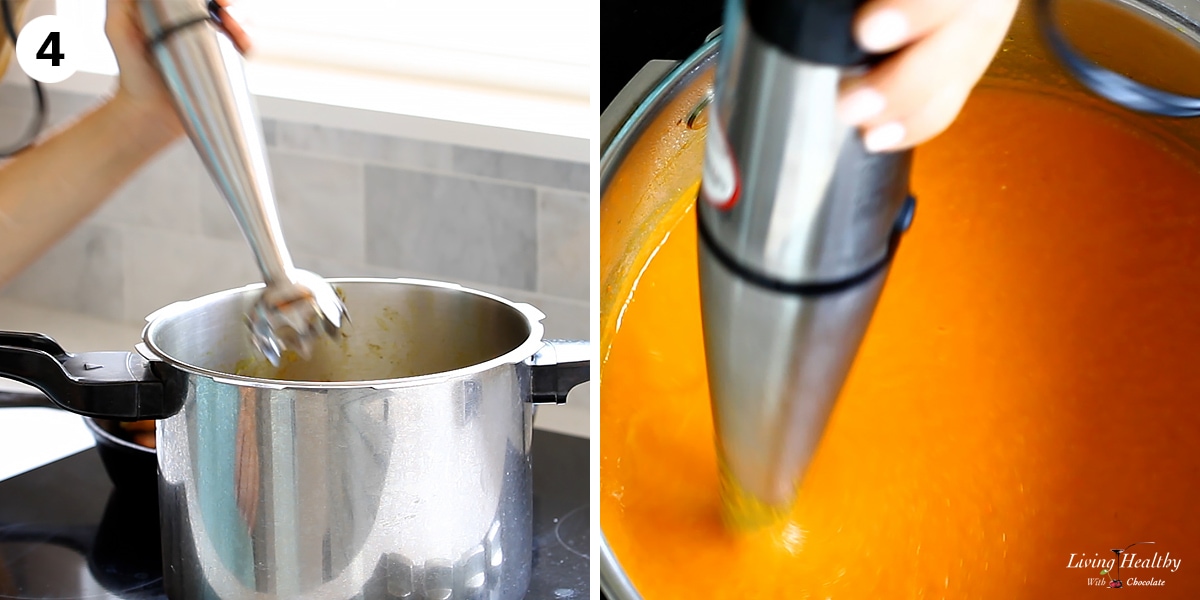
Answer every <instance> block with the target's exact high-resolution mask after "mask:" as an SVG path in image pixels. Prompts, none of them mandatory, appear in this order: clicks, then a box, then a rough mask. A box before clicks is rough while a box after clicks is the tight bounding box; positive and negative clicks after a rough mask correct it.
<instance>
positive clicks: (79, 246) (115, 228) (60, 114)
mask: <svg viewBox="0 0 1200 600" xmlns="http://www.w3.org/2000/svg"><path fill="white" fill-rule="evenodd" d="M27 93H28V92H26V91H24V90H17V89H13V88H11V87H9V86H0V144H4V143H7V142H8V140H11V139H13V138H15V137H16V135H17V134H18V133H19V131H20V128H21V127H22V126H23V125H24V123H25V121H24V120H22V119H26V118H28V116H29V114H30V113H29V111H30V110H31V104H30V101H29V99H28V98H27V97H26V94H27ZM96 102H98V99H96V98H89V97H83V96H79V95H75V94H66V93H59V92H55V93H53V94H51V96H50V106H51V108H52V116H53V118H52V121H53V122H55V123H59V122H62V121H63V120H64V119H69V118H71V117H72V116H73V115H74V114H77V113H79V112H80V111H82V110H87V108H88V107H89V106H91V105H94V104H95V103H96ZM265 134H266V138H267V142H268V152H269V159H270V162H271V166H272V171H273V175H274V181H275V185H276V188H277V195H278V202H279V210H280V219H281V221H282V223H283V228H284V232H285V234H286V236H287V239H288V242H289V245H290V247H291V250H292V253H293V255H294V256H295V258H296V262H297V263H298V264H299V265H300V266H301V267H303V268H308V269H311V270H313V271H316V272H318V273H320V274H322V275H325V276H329V277H334V276H378V277H423V278H432V279H440V280H450V281H455V282H458V283H462V284H463V285H468V286H471V287H477V288H481V289H484V290H487V291H491V292H494V293H497V294H500V295H502V296H505V297H507V298H510V299H513V300H517V301H523V302H529V303H531V304H534V305H535V306H538V307H539V308H540V309H542V311H543V312H545V313H546V314H547V319H546V322H545V323H546V327H547V335H548V336H551V337H562V338H583V339H586V338H587V337H588V331H589V326H588V321H589V318H588V315H589V312H588V304H587V301H588V293H589V292H588V280H589V277H588V273H589V269H588V248H589V244H588V232H589V227H588V214H589V212H588V194H587V192H588V166H587V165H586V164H581V163H571V162H562V161H554V160H545V159H540V158H533V157H528V156H521V155H515V154H505V153H500V152H494V151H490V150H480V149H474V148H465V147H458V146H451V145H446V144H438V143H430V142H424V141H417V140H409V139H402V138H396V137H389V136H382V135H374V134H368V133H362V132H357V131H346V130H338V129H331V128H327V127H321V126H315V125H308V124H300V123H293V122H282V121H272V120H268V121H266V123H265ZM257 280H259V276H258V273H257V270H256V267H255V265H254V262H253V259H252V257H251V255H250V252H249V249H248V247H247V246H246V243H245V242H244V241H243V240H242V238H241V234H240V232H239V231H238V229H237V226H236V224H235V223H234V221H233V217H232V215H231V213H230V212H229V209H228V208H227V207H226V205H225V202H224V200H223V199H222V198H221V197H220V195H219V194H218V192H217V191H216V189H215V187H214V186H213V184H212V182H211V181H210V180H209V177H208V175H207V173H206V172H205V170H204V168H203V166H202V165H201V163H200V160H199V158H198V157H197V156H196V154H195V151H194V150H193V149H192V147H191V145H190V143H189V142H187V141H186V140H181V141H180V142H179V143H177V144H175V145H174V146H172V147H171V148H169V149H168V150H166V151H164V152H162V153H161V154H160V155H158V156H157V157H156V158H155V159H154V160H153V161H152V162H151V163H150V164H148V165H147V166H146V167H145V168H143V169H142V170H141V171H140V172H139V173H138V174H136V175H135V176H134V177H133V178H132V179H131V180H130V181H128V182H127V183H126V185H125V186H124V187H123V188H121V189H120V190H119V191H118V192H117V193H116V194H115V195H114V196H113V197H112V198H111V199H110V200H109V201H108V202H107V203H106V204H105V205H104V206H103V207H102V208H101V209H99V210H98V211H97V212H96V213H95V214H94V215H92V217H91V218H89V219H88V220H87V221H86V222H85V223H84V224H83V225H82V226H80V227H79V228H78V229H76V230H75V231H74V233H72V234H71V235H70V236H68V237H67V238H66V239H64V240H62V242H61V243H59V244H58V245H57V246H56V247H55V248H54V249H53V250H51V251H50V252H49V253H48V254H46V255H45V256H44V257H43V258H42V259H41V260H40V261H38V262H37V263H35V264H34V265H33V266H31V267H30V268H29V269H28V270H26V271H25V272H24V273H22V274H21V275H20V276H19V277H18V278H17V279H16V280H15V281H13V282H12V283H10V284H9V285H8V286H6V287H5V288H3V289H2V290H0V295H5V296H9V297H13V298H16V299H18V300H22V301H27V302H30V303H37V304H41V305H44V306H48V307H52V308H59V309H64V310H69V311H73V312H79V313H83V314H88V315H92V316H97V317H101V318H104V319H110V320H116V321H127V322H136V321H139V320H141V319H142V318H143V317H144V316H145V315H147V314H149V313H150V312H152V311H153V310H155V309H156V308H159V307H161V306H164V305H167V304H170V303H171V302H174V301H177V300H184V299H189V298H193V297H196V296H199V295H203V294H206V293H209V292H214V291H218V290H222V289H226V288H230V287H234V286H239V285H243V284H246V283H250V282H254V281H257Z"/></svg>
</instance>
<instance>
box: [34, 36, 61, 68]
mask: <svg viewBox="0 0 1200 600" xmlns="http://www.w3.org/2000/svg"><path fill="white" fill-rule="evenodd" d="M46 48H50V53H49V54H47V53H46ZM37 57H38V58H41V59H45V60H49V61H51V62H50V64H51V65H53V66H55V67H57V66H58V63H59V61H61V60H62V59H64V58H66V57H67V56H66V55H65V54H63V53H62V52H59V50H58V32H57V31H51V32H50V35H48V36H46V41H45V42H42V47H41V48H39V49H38V53H37Z"/></svg>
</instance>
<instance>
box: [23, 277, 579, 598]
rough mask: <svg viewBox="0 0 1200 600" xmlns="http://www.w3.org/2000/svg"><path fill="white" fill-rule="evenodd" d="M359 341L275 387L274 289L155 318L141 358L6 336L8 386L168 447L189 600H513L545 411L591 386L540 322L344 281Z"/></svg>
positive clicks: (340, 340)
mask: <svg viewBox="0 0 1200 600" xmlns="http://www.w3.org/2000/svg"><path fill="white" fill-rule="evenodd" d="M331 283H332V284H333V285H334V287H335V289H336V290H337V292H338V294H339V295H340V296H341V297H342V298H343V300H344V301H345V303H346V305H347V307H348V308H349V311H350V312H351V314H353V315H354V319H355V321H354V322H353V324H352V325H351V326H350V327H348V328H346V330H345V331H344V332H343V334H342V335H340V336H338V337H336V338H335V339H330V340H326V341H324V342H322V343H321V344H319V345H318V346H317V347H316V348H315V349H314V352H313V356H312V358H311V359H310V360H301V359H299V358H298V357H296V356H294V355H290V354H288V355H285V357H284V361H283V364H281V365H280V366H279V367H274V366H272V365H271V364H269V363H268V362H266V360H265V359H263V358H262V357H261V355H260V354H259V353H258V351H257V350H256V348H255V346H254V344H253V341H252V340H251V338H250V333H249V332H248V330H247V328H246V327H245V325H244V323H243V318H244V315H245V314H246V313H247V310H248V309H249V308H250V307H251V306H252V303H253V302H254V300H255V299H256V297H257V295H258V294H259V293H260V291H261V286H260V285H256V286H248V287H245V288H241V289H236V290H230V291H226V292H220V293H216V294H212V295H210V296H205V297H202V298H199V299H196V300H191V301H187V302H181V303H178V304H175V305H172V306H169V307H166V308H164V309H161V310H159V311H158V312H156V313H154V314H153V315H151V316H150V317H148V325H147V326H146V328H145V331H144V334H143V343H142V344H139V345H138V346H137V347H136V352H133V353H121V352H116V353H80V354H72V353H68V352H66V351H65V350H64V349H62V348H61V347H59V346H58V345H57V344H56V343H54V342H53V340H51V339H49V338H47V337H45V336H41V335H37V334H19V333H4V334H0V376H2V377H8V378H12V379H15V380H18V381H21V382H24V383H27V384H30V385H33V386H35V387H37V388H39V389H40V390H41V391H42V392H44V393H45V394H46V395H47V396H49V397H50V398H51V399H52V400H53V401H54V402H56V403H57V404H59V405H60V406H61V407H63V408H66V409H67V410H71V411H73V412H76V413H79V414H83V415H87V416H91V417H99V418H102V419H116V420H138V419H161V420H160V421H159V422H158V427H157V432H156V443H157V457H158V474H159V478H158V496H159V506H160V514H161V525H162V527H161V529H162V543H163V567H164V568H163V572H164V585H165V588H166V591H167V593H168V595H170V596H171V597H173V598H287V599H299V598H314V599H315V598H322V599H325V598H328V599H343V598H352V597H355V598H431V599H432V598H502V599H515V598H520V597H522V596H523V595H524V593H525V590H526V588H527V586H528V584H529V577H530V561H531V559H532V556H531V553H532V539H531V538H532V521H531V519H532V506H531V504H532V500H531V498H532V493H531V487H530V486H531V465H530V455H529V448H530V446H529V444H530V441H531V436H532V423H533V415H534V410H535V405H536V404H538V403H562V402H564V401H565V400H566V396H567V393H568V392H569V391H570V390H571V389H572V388H573V387H574V386H575V385H577V384H579V383H581V382H583V381H586V380H587V378H588V368H589V367H588V365H589V361H588V354H589V351H588V344H587V343H586V342H567V341H550V342H546V341H543V339H542V337H543V327H542V324H541V320H542V319H543V318H544V315H543V314H542V313H541V312H539V311H538V310H537V309H536V308H534V307H532V306H530V305H528V304H518V303H513V302H509V301H507V300H504V299H503V298H499V297H497V296H494V295H491V294H487V293H483V292H479V291H475V290H470V289H466V288H463V287H460V286H458V285H453V284H447V283H438V282H431V281H420V280H411V279H397V280H383V279H337V280H331Z"/></svg>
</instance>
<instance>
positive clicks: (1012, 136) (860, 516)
mask: <svg viewBox="0 0 1200 600" xmlns="http://www.w3.org/2000/svg"><path fill="white" fill-rule="evenodd" d="M914 169H915V171H914V173H913V189H914V191H915V193H916V195H917V197H918V208H917V218H916V221H915V223H914V226H913V228H912V230H911V231H910V233H909V234H908V235H907V237H906V238H905V240H904V242H903V244H902V246H901V249H900V253H899V255H898V257H897V259H896V263H895V266H894V268H893V269H892V272H891V274H890V276H889V280H888V284H887V286H886V288H885V291H884V294H883V298H882V300H881V302H880V306H879V307H878V310H877V311H876V314H875V317H874V319H873V321H872V324H871V328H870V331H869V332H868V334H867V338H866V340H865V342H864V345H863V347H862V349H861V351H860V353H859V356H858V359H857V361H856V363H855V366H854V368H853V372H852V373H851V376H850V379H849V381H848V382H847V384H846V387H845V389H844V391H843V394H842V398H841V400H840V401H839V404H838V407H837V408H836V410H835V412H834V414H833V417H832V419H831V422H830V425H829V428H828V430H827V433H826V437H825V439H824V441H823V443H822V446H821V448H820V450H819V451H818V453H817V456H816V459H815V460H814V462H813V464H812V465H811V467H810V470H809V473H808V476H807V479H806V480H805V484H804V488H803V490H802V493H801V496H800V498H799V501H798V503H797V505H796V507H795V510H794V511H793V513H792V514H791V516H790V518H789V519H788V520H787V522H785V523H781V524H780V525H779V526H778V527H775V528H772V529H770V530H768V531H763V532H759V533H754V534H749V535H740V536H735V535H733V534H730V533H727V532H726V531H725V530H724V528H723V527H722V524H721V521H720V516H719V498H718V493H717V467H716V457H715V451H714V447H713V439H712V437H713V431H712V421H711V417H710V413H709V405H708V390H707V387H706V381H705V372H704V354H703V342H702V338H701V332H700V313H699V306H698V281H697V270H696V236H695V222H694V218H693V214H692V212H691V198H694V190H693V191H691V192H689V193H688V194H685V196H684V197H683V198H681V200H680V202H679V203H678V206H677V207H676V210H675V212H674V214H673V216H672V217H670V218H668V219H666V220H665V221H664V223H663V225H662V229H661V232H660V234H656V237H655V239H657V240H660V241H661V246H660V247H659V249H658V251H657V252H656V253H654V254H653V257H652V258H651V259H650V260H649V264H648V265H647V266H646V268H645V269H644V271H643V272H642V273H641V274H640V277H639V279H638V281H637V283H636V286H634V287H635V291H634V292H633V293H632V294H631V296H630V299H629V301H628V302H627V304H626V306H625V308H624V309H623V310H624V312H623V314H622V315H621V318H620V320H619V325H618V330H617V331H616V332H615V334H614V335H613V336H612V344H611V347H610V348H609V349H608V350H607V353H606V356H605V361H604V364H603V366H602V370H601V379H602V388H601V389H603V396H602V401H601V409H600V414H601V521H602V526H603V529H604V533H605V535H606V537H607V539H608V541H609V542H610V543H611V544H612V546H613V548H614V550H615V552H616V555H617V557H618V558H619V560H620V561H621V563H622V565H623V566H624V568H625V569H626V571H627V573H628V574H629V576H630V577H631V579H632V580H633V582H634V584H635V585H636V586H637V587H638V588H639V590H640V591H641V592H642V593H643V595H644V596H645V597H646V598H647V599H648V600H656V599H662V598H814V599H821V600H824V599H825V598H943V597H945V598H1074V597H1080V596H1083V595H1084V594H1086V593H1089V591H1090V590H1089V588H1100V587H1107V586H1108V585H1110V580H1109V579H1110V578H1113V577H1117V576H1118V570H1117V569H1116V566H1117V565H1112V568H1111V571H1110V572H1109V573H1108V574H1102V573H1101V571H1102V569H1104V568H1105V567H1106V566H1109V564H1111V562H1112V560H1113V559H1114V557H1115V556H1116V555H1115V554H1114V553H1113V552H1112V549H1113V548H1125V547H1126V546H1128V545H1129V544H1132V543H1134V542H1154V544H1153V545H1149V544H1140V545H1136V546H1133V547H1132V548H1130V549H1129V550H1128V551H1127V553H1126V554H1125V555H1124V556H1125V558H1123V559H1122V562H1120V563H1118V565H1119V566H1120V567H1121V568H1120V571H1119V576H1120V578H1121V579H1122V580H1123V581H1124V584H1125V587H1141V584H1145V583H1154V582H1159V583H1161V584H1162V585H1155V586H1154V588H1153V589H1152V590H1150V591H1151V592H1152V595H1154V596H1156V597H1174V598H1195V597H1200V516H1197V512H1196V511H1195V510H1194V506H1195V504H1196V497H1197V496H1196V492H1197V490H1198V489H1200V486H1198V485H1197V483H1198V482H1200V300H1198V298H1200V156H1197V155H1196V154H1192V153H1189V151H1188V150H1187V149H1185V148H1183V147H1182V146H1179V145H1177V144H1174V143H1172V142H1170V141H1169V138H1167V137H1165V136H1159V135H1156V134H1154V133H1150V132H1148V131H1147V130H1145V129H1138V128H1137V127H1135V126H1133V125H1131V124H1129V121H1128V120H1127V117H1124V116H1117V113H1115V112H1108V111H1106V110H1104V109H1100V108H1096V107H1095V106H1092V107H1088V106H1085V105H1081V104H1079V103H1070V102H1067V101H1064V100H1059V99H1057V98H1054V97H1049V96H1042V95H1037V94H1035V93H1033V92H1023V91H1018V90H1014V89H991V88H983V89H980V90H979V91H978V92H977V93H976V94H975V95H974V96H973V97H972V99H971V101H970V102H969V104H968V105H967V108H966V110H965V112H964V114H963V115H962V116H961V117H960V119H959V120H958V121H957V122H956V124H955V125H954V126H953V128H952V129H951V130H950V131H949V132H948V133H947V134H945V135H943V136H941V137H940V138H938V139H937V140H936V141H934V142H933V143H931V144H929V145H927V146H926V147H923V148H921V149H920V150H919V151H918V153H917V159H916V164H915V167H914ZM633 272H634V273H637V272H638V269H634V270H633ZM1097 560H1104V561H1108V562H1106V563H1103V564H1097V563H1096V562H1095V561H1097ZM1132 593H1136V591H1135V592H1132Z"/></svg>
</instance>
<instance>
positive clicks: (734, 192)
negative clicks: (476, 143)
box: [697, 0, 915, 529]
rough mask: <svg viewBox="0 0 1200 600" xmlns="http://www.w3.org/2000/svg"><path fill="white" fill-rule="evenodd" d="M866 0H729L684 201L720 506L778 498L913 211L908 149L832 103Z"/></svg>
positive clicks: (773, 507) (759, 522) (754, 510)
mask: <svg viewBox="0 0 1200 600" xmlns="http://www.w3.org/2000/svg"><path fill="white" fill-rule="evenodd" d="M863 1H864V0H730V2H729V3H728V5H727V6H726V11H725V24H724V33H723V37H724V39H723V41H722V46H721V58H720V63H719V65H718V68H717V75H716V84H715V92H714V97H713V102H712V105H711V106H710V107H709V110H710V115H711V116H710V117H709V126H708V133H707V142H706V147H705V160H704V177H703V180H702V183H701V191H700V201H699V202H698V203H697V226H698V228H699V232H698V233H699V235H698V238H699V240H700V241H699V256H700V265H699V266H700V288H701V312H702V317H703V327H704V346H705V353H706V356H707V362H708V365H707V367H708V380H709V387H710V393H711V400H712V410H713V417H714V423H715V426H716V441H717V454H718V458H719V460H720V469H721V484H722V489H721V493H722V496H723V506H724V510H725V519H726V521H727V523H728V524H730V525H731V526H732V527H734V528H737V529H747V528H755V527H760V526H764V525H767V524H769V523H772V522H775V520H776V519H777V518H779V517H780V516H781V515H783V514H786V512H787V511H788V510H790V508H791V506H792V504H793V502H794V501H795V498H796V495H797V492H798V489H799V486H800V482H801V480H802V478H803V475H804V473H805V471H806V469H807V467H808V464H809V462H810V460H811V458H812V456H813V453H814V452H815V451H816V449H817V445H818V442H819V441H820V440H821V437H822V435H823V433H824V430H825V425H826V422H827V421H828V419H829V415H830V413H831V412H832V410H833V406H834V403H835V401H836V400H837V397H838V395H839V393H840V392H841V388H842V384H843V383H844V382H845V379H846V376H847V374H848V372H849V370H850V365H851V363H852V361H853V359H854V356H855V354H856V353H857V351H858V347H859V344H860V343H861V342H862V339H863V335H864V333H865V332H866V328H867V324H868V322H869V321H870V318H871V314H872V313H873V311H874V309H875V305H876V302H877V301H878V299H879V295H880V292H881V290H882V287H883V283H884V279H885V277H886V275H887V271H888V267H889V265H890V262H891V258H892V255H893V253H894V252H895V250H896V246H897V243H898V242H899V238H900V235H901V234H902V233H903V232H904V231H905V230H906V229H907V228H908V225H909V223H910V222H911V220H912V216H913V211H914V207H915V205H914V202H913V200H912V199H911V197H910V196H909V193H908V192H909V188H908V184H909V181H908V180H909V168H910V164H911V152H908V151H905V152H897V153H882V154H873V153H870V152H868V151H867V150H866V149H865V148H864V146H863V141H862V137H861V135H860V133H859V131H858V130H857V128H854V127H848V126H845V125H843V124H842V123H840V122H839V120H838V118H837V115H836V112H835V108H836V103H837V98H838V90H839V86H840V84H841V82H842V80H843V79H844V78H846V77H847V76H850V75H854V74H856V73H858V72H861V70H862V69H864V68H866V66H867V64H868V63H869V61H870V60H871V57H870V56H868V55H867V54H866V53H864V52H863V51H862V50H860V49H859V48H858V47H857V45H856V43H855V42H854V38H853V33H852V23H853V19H854V15H855V12H856V11H857V9H858V7H859V6H860V5H861V4H862V3H863Z"/></svg>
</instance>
